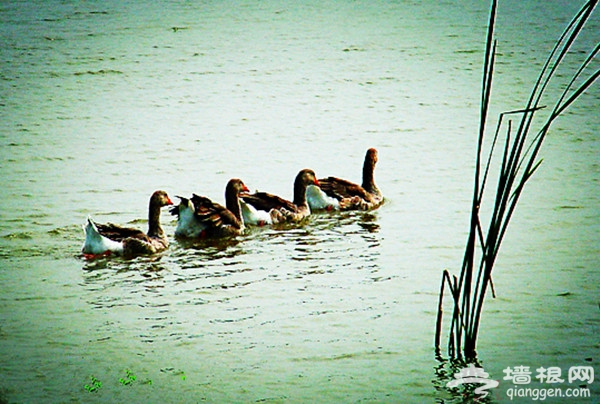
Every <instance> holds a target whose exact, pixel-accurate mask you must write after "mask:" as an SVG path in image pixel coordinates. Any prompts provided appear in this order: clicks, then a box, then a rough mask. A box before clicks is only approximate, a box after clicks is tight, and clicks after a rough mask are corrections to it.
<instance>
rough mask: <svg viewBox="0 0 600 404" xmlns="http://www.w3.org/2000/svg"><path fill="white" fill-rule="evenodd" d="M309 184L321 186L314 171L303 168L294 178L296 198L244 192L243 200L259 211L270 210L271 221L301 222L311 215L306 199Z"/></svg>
mask: <svg viewBox="0 0 600 404" xmlns="http://www.w3.org/2000/svg"><path fill="white" fill-rule="evenodd" d="M309 185H315V186H317V187H318V186H319V181H318V180H317V176H316V175H315V173H314V171H312V170H309V169H304V170H301V171H300V172H299V173H298V175H297V176H296V179H295V180H294V200H293V201H288V200H286V199H283V198H280V197H279V196H276V195H273V194H269V193H267V192H255V193H254V194H242V195H241V198H242V201H243V202H244V203H246V204H248V205H250V206H252V207H253V208H254V209H255V210H257V211H258V212H268V213H269V217H270V219H271V223H285V222H299V221H301V220H302V219H304V218H305V217H307V216H308V215H310V207H309V206H308V202H307V201H306V188H307V187H308V186H309Z"/></svg>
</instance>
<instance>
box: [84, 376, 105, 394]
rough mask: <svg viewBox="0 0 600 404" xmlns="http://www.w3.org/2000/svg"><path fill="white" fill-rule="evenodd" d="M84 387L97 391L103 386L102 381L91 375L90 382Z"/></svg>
mask: <svg viewBox="0 0 600 404" xmlns="http://www.w3.org/2000/svg"><path fill="white" fill-rule="evenodd" d="M83 388H84V389H86V390H87V391H88V392H90V393H95V392H97V391H98V390H100V389H101V388H102V382H101V381H100V380H98V379H97V378H96V377H95V376H93V375H92V376H90V384H86V385H85V386H83Z"/></svg>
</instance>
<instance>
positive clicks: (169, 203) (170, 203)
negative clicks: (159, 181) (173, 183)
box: [167, 197, 173, 205]
mask: <svg viewBox="0 0 600 404" xmlns="http://www.w3.org/2000/svg"><path fill="white" fill-rule="evenodd" d="M167 205H173V201H172V200H171V198H169V197H167Z"/></svg>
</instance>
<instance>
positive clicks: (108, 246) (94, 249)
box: [82, 191, 173, 258]
mask: <svg viewBox="0 0 600 404" xmlns="http://www.w3.org/2000/svg"><path fill="white" fill-rule="evenodd" d="M172 204H173V202H171V199H170V198H169V196H168V195H167V193H166V192H165V191H156V192H154V193H153V194H152V196H151V197H150V205H149V208H148V233H144V232H143V231H141V230H139V229H135V228H131V227H122V226H119V225H116V224H112V223H107V224H97V223H95V222H94V221H93V220H92V218H91V217H89V216H88V219H87V224H86V226H85V227H84V232H85V241H84V243H83V248H82V252H83V254H84V256H85V257H86V258H95V257H99V256H105V255H110V254H113V253H114V254H118V255H125V256H129V257H131V256H136V255H143V254H154V253H157V252H159V251H162V250H164V249H166V248H167V247H168V246H169V242H168V240H167V237H166V236H165V233H164V232H163V229H162V227H161V226H160V209H161V208H162V207H163V206H167V205H172Z"/></svg>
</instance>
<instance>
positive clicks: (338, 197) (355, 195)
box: [307, 148, 383, 210]
mask: <svg viewBox="0 0 600 404" xmlns="http://www.w3.org/2000/svg"><path fill="white" fill-rule="evenodd" d="M376 164H377V150H376V149H374V148H371V149H369V150H367V154H366V155H365V161H364V164H363V181H362V185H358V184H355V183H353V182H350V181H347V180H344V179H341V178H337V177H327V178H323V179H319V183H320V184H321V187H320V189H319V188H314V187H309V189H308V192H307V198H308V203H309V205H310V207H311V208H312V209H315V210H316V209H327V210H332V209H340V210H371V209H376V208H378V207H379V206H380V205H381V204H382V203H383V195H382V194H381V191H379V188H377V185H376V184H375V178H374V171H375V165H376Z"/></svg>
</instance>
